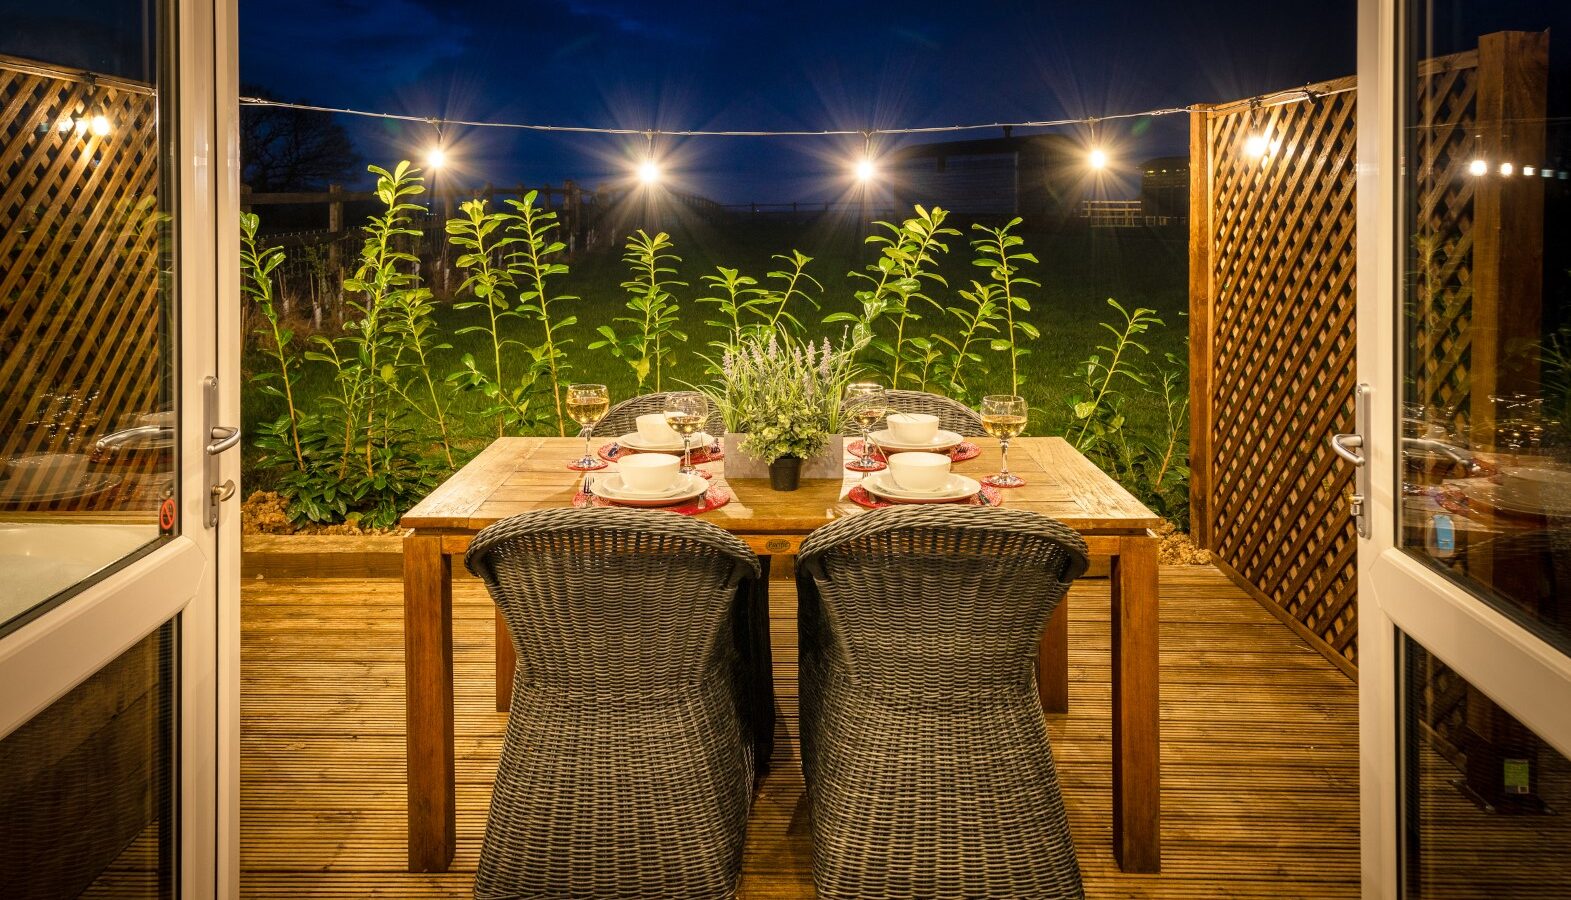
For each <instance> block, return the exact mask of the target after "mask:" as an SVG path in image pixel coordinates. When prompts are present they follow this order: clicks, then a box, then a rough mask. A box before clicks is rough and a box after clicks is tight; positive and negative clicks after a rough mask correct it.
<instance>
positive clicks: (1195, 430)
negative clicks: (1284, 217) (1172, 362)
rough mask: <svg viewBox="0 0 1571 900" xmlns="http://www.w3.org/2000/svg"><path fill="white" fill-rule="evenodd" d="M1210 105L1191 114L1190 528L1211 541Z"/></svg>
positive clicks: (1198, 538)
mask: <svg viewBox="0 0 1571 900" xmlns="http://www.w3.org/2000/svg"><path fill="white" fill-rule="evenodd" d="M1210 110H1211V107H1210V106H1209V105H1208V104H1200V105H1197V106H1196V107H1195V109H1194V111H1193V112H1191V113H1190V114H1189V532H1190V534H1191V535H1193V536H1194V539H1195V543H1196V544H1198V545H1200V546H1201V547H1205V548H1208V549H1215V548H1214V547H1212V545H1211V397H1212V394H1213V389H1212V384H1211V338H1212V334H1211V328H1212V321H1211V306H1212V302H1213V300H1214V298H1213V297H1212V283H1211V275H1212V272H1213V271H1214V268H1215V267H1214V264H1213V263H1214V261H1213V260H1212V258H1211V163H1212V160H1211V111H1210Z"/></svg>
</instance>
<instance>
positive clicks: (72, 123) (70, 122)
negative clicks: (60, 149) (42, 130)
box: [55, 116, 76, 134]
mask: <svg viewBox="0 0 1571 900" xmlns="http://www.w3.org/2000/svg"><path fill="white" fill-rule="evenodd" d="M55 127H56V128H57V129H59V131H60V133H61V134H69V133H70V132H71V129H72V128H75V127H76V120H75V119H73V118H71V117H70V116H66V117H65V118H63V119H61V120H60V124H59V125H57V126H55Z"/></svg>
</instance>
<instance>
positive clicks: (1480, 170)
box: [1467, 159, 1489, 175]
mask: <svg viewBox="0 0 1571 900" xmlns="http://www.w3.org/2000/svg"><path fill="white" fill-rule="evenodd" d="M1467 171H1468V172H1469V173H1470V174H1473V175H1485V174H1488V172H1489V163H1486V162H1484V161H1483V160H1482V159H1475V160H1473V161H1472V162H1470V163H1468V164H1467Z"/></svg>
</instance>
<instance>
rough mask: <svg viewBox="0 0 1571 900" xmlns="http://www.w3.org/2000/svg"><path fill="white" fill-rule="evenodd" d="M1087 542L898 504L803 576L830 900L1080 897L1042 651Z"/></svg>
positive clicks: (834, 537)
mask: <svg viewBox="0 0 1571 900" xmlns="http://www.w3.org/2000/svg"><path fill="white" fill-rule="evenodd" d="M1086 565H1087V560H1086V545H1085V542H1084V541H1082V540H1081V539H1080V537H1079V536H1078V535H1076V534H1075V533H1074V532H1073V531H1071V530H1070V529H1068V528H1066V527H1065V526H1063V525H1061V524H1060V523H1058V522H1057V521H1055V520H1053V519H1049V518H1047V517H1046V516H1042V515H1038V514H1036V513H1029V512H1022V511H1016V510H1008V509H998V508H978V507H948V506H945V507H915V506H906V507H895V508H892V509H886V510H880V511H878V512H872V513H866V514H863V515H858V516H851V517H848V518H845V519H841V520H838V521H836V522H834V523H832V524H829V525H826V526H824V527H823V528H820V529H818V530H817V531H815V532H813V533H812V534H811V535H810V536H809V537H808V539H807V540H806V541H804V542H803V544H802V550H801V555H800V557H799V558H798V563H797V585H798V597H799V602H800V606H799V623H798V624H799V627H800V629H801V645H800V646H801V675H800V678H801V689H802V695H801V711H802V723H801V729H802V769H803V774H804V775H805V776H806V778H807V793H808V798H809V801H810V803H811V809H812V822H813V880H814V882H815V883H816V884H817V887H818V896H819V897H820V898H832V900H842V898H844V900H850V898H856V900H896V898H900V900H906V898H931V900H939V898H955V900H959V898H965V900H981V898H998V900H1041V898H1079V897H1083V896H1084V894H1083V892H1082V890H1081V885H1080V868H1079V864H1078V862H1077V860H1076V857H1075V848H1074V843H1073V842H1072V840H1071V838H1070V834H1069V824H1068V819H1067V818H1066V817H1065V813H1064V804H1063V799H1062V797H1061V796H1060V794H1059V788H1058V776H1057V774H1056V772H1055V770H1054V767H1053V754H1052V750H1051V748H1050V747H1049V746H1048V737H1047V726H1046V722H1045V720H1044V719H1043V716H1042V709H1041V706H1040V704H1039V701H1038V698H1037V688H1036V665H1035V660H1036V655H1037V646H1038V640H1039V639H1040V636H1041V632H1042V628H1043V626H1044V625H1045V624H1046V623H1047V619H1048V616H1049V615H1050V614H1051V613H1052V611H1053V609H1054V608H1055V607H1056V606H1057V604H1058V602H1059V600H1060V599H1062V597H1063V596H1064V593H1065V592H1066V591H1067V590H1068V588H1069V583H1070V582H1071V581H1073V580H1074V579H1075V578H1077V577H1079V576H1080V575H1081V574H1083V573H1084V572H1085V569H1086Z"/></svg>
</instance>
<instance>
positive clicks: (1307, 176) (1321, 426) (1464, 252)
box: [1190, 34, 1547, 675]
mask: <svg viewBox="0 0 1571 900" xmlns="http://www.w3.org/2000/svg"><path fill="white" fill-rule="evenodd" d="M1523 37H1524V36H1522V35H1516V34H1505V35H1486V36H1485V37H1483V38H1482V39H1481V40H1480V48H1479V50H1476V51H1469V52H1466V53H1461V54H1456V55H1454V56H1448V57H1444V58H1440V59H1434V60H1429V61H1426V63H1425V64H1424V65H1423V66H1422V67H1421V69H1420V96H1419V97H1418V98H1416V101H1417V103H1418V104H1419V109H1420V110H1421V115H1422V117H1423V119H1424V121H1425V122H1426V124H1427V125H1428V127H1429V128H1430V129H1431V130H1432V131H1434V134H1433V135H1431V136H1430V137H1428V138H1426V140H1425V141H1424V142H1422V143H1421V144H1420V146H1421V147H1424V148H1427V150H1428V156H1427V157H1426V158H1424V159H1421V160H1415V161H1410V163H1409V165H1414V164H1417V165H1419V166H1423V167H1424V169H1423V173H1422V177H1421V178H1420V179H1418V181H1417V183H1418V184H1420V185H1423V186H1424V187H1423V190H1424V193H1423V195H1422V196H1420V197H1419V198H1418V200H1419V202H1418V204H1417V205H1418V208H1419V209H1420V211H1421V213H1420V215H1419V217H1418V221H1417V222H1415V223H1414V237H1413V243H1414V247H1413V252H1414V254H1415V259H1418V260H1419V261H1420V264H1421V266H1422V267H1424V268H1432V271H1431V272H1429V273H1428V274H1427V277H1425V278H1424V279H1423V282H1424V283H1423V285H1421V286H1420V288H1419V289H1418V290H1417V291H1416V294H1417V297H1418V302H1419V304H1420V305H1421V306H1422V307H1423V308H1422V309H1419V310H1417V311H1416V313H1415V315H1414V321H1415V326H1416V334H1415V338H1414V340H1415V343H1416V348H1415V350H1414V353H1413V358H1414V359H1415V360H1418V361H1420V362H1421V364H1422V365H1421V368H1420V369H1419V370H1418V371H1415V372H1413V373H1412V376H1413V381H1414V390H1415V391H1416V394H1417V397H1418V398H1419V399H1420V402H1422V403H1423V404H1424V405H1426V406H1429V407H1432V408H1433V409H1439V410H1444V411H1445V414H1446V415H1450V416H1455V417H1456V418H1457V420H1458V421H1461V420H1463V419H1465V418H1467V417H1468V415H1469V411H1470V414H1471V418H1472V421H1473V422H1474V423H1475V424H1477V423H1479V422H1486V421H1489V420H1490V416H1491V413H1490V412H1489V411H1488V410H1486V409H1483V408H1481V405H1480V401H1481V400H1482V399H1483V398H1485V397H1487V396H1488V394H1489V393H1491V392H1493V390H1494V387H1495V386H1494V383H1493V381H1492V378H1493V372H1494V362H1493V360H1494V359H1496V358H1498V356H1499V352H1500V348H1501V346H1502V345H1503V344H1504V342H1505V341H1507V340H1510V339H1512V335H1513V334H1514V333H1515V332H1516V331H1520V328H1517V329H1515V330H1513V328H1512V327H1511V326H1510V325H1508V324H1505V323H1501V322H1498V321H1496V320H1497V318H1498V316H1497V314H1496V312H1495V311H1496V310H1497V309H1499V308H1500V307H1498V306H1496V305H1495V304H1494V303H1493V300H1492V298H1494V297H1498V296H1500V292H1501V289H1502V285H1501V283H1500V282H1501V278H1502V277H1503V276H1502V274H1501V273H1502V271H1505V272H1510V271H1513V270H1515V269H1517V268H1519V267H1516V266H1514V265H1512V264H1511V263H1509V261H1505V262H1504V264H1503V260H1502V255H1503V254H1508V253H1511V252H1513V251H1512V250H1511V249H1510V248H1509V247H1506V246H1502V244H1503V242H1502V240H1501V239H1500V234H1501V227H1500V226H1501V222H1500V221H1499V216H1500V204H1499V203H1498V201H1495V202H1491V200H1490V199H1489V198H1488V197H1487V196H1485V194H1487V192H1488V191H1490V190H1492V189H1493V188H1490V187H1488V186H1487V183H1489V182H1492V181H1498V179H1477V178H1473V177H1471V176H1470V175H1469V174H1468V171H1467V166H1468V163H1469V161H1470V159H1471V157H1472V155H1473V152H1474V141H1475V138H1474V135H1479V134H1485V135H1487V134H1490V133H1499V132H1500V131H1501V130H1502V129H1501V122H1502V121H1503V120H1509V119H1510V117H1512V116H1513V115H1515V113H1514V112H1513V110H1515V109H1520V108H1522V107H1523V105H1524V104H1523V102H1522V101H1521V100H1520V99H1519V98H1516V97H1513V96H1511V94H1512V92H1517V91H1521V90H1523V88H1522V85H1523V84H1524V83H1525V80H1524V79H1521V78H1517V77H1515V75H1516V74H1517V73H1516V68H1517V67H1519V66H1521V65H1524V64H1531V63H1524V61H1523V60H1524V56H1523V53H1522V50H1523V47H1522V40H1521V39H1522V38H1523ZM1525 37H1526V38H1529V39H1532V40H1533V41H1537V40H1542V41H1547V36H1542V35H1527V36H1525ZM1530 43H1531V41H1530ZM1533 46H1538V45H1537V44H1534V45H1533ZM1546 48H1547V43H1544V44H1543V45H1542V47H1540V49H1545V50H1546ZM1546 52H1547V51H1546ZM1528 55H1529V56H1531V54H1528ZM1527 83H1530V82H1527ZM1304 90H1305V91H1306V92H1307V93H1300V94H1297V96H1291V97H1286V98H1281V99H1286V100H1288V101H1291V102H1281V99H1279V100H1278V101H1276V102H1275V104H1274V105H1273V102H1272V101H1268V102H1266V103H1264V104H1258V105H1256V104H1250V103H1231V104H1221V105H1218V106H1213V107H1206V108H1202V109H1199V110H1197V111H1196V112H1195V113H1193V117H1192V120H1191V132H1190V172H1191V186H1190V197H1191V203H1190V210H1191V212H1190V382H1191V396H1192V402H1193V415H1192V418H1191V460H1190V462H1191V470H1192V475H1191V482H1190V494H1191V510H1192V518H1193V522H1194V532H1195V536H1196V539H1197V540H1198V541H1199V542H1200V543H1201V545H1202V546H1204V547H1206V548H1208V549H1209V550H1211V551H1212V553H1213V556H1214V557H1215V559H1216V561H1217V563H1218V565H1219V567H1220V568H1222V569H1223V570H1224V571H1225V572H1227V573H1228V574H1229V575H1230V576H1231V577H1232V578H1233V579H1234V580H1235V581H1237V582H1238V583H1239V584H1240V585H1241V586H1243V587H1244V588H1245V589H1246V590H1248V591H1249V592H1250V593H1252V594H1253V595H1254V596H1255V597H1256V599H1258V600H1259V601H1260V602H1261V603H1262V604H1264V605H1265V606H1266V608H1267V609H1269V610H1271V611H1272V612H1274V613H1276V614H1277V616H1278V617H1279V618H1281V619H1282V621H1283V622H1285V623H1286V624H1287V625H1288V626H1289V627H1291V628H1293V629H1294V630H1295V631H1298V632H1299V633H1300V634H1301V635H1303V636H1304V637H1305V638H1306V639H1307V640H1308V641H1309V642H1310V643H1311V644H1312V645H1314V646H1315V647H1316V648H1317V649H1319V650H1320V651H1321V652H1322V653H1324V654H1325V655H1326V656H1327V657H1328V658H1330V659H1331V660H1332V661H1333V662H1335V663H1337V664H1338V665H1339V666H1340V667H1341V668H1342V669H1343V670H1344V671H1346V672H1347V673H1348V674H1349V675H1354V674H1356V668H1355V666H1356V661H1357V655H1356V636H1357V606H1356V603H1355V592H1356V589H1357V572H1356V568H1355V561H1356V553H1357V535H1356V532H1355V531H1354V528H1353V524H1352V520H1351V516H1350V515H1349V510H1348V505H1347V501H1346V495H1347V493H1348V492H1349V490H1350V487H1351V484H1352V480H1353V470H1352V467H1350V466H1348V465H1347V464H1345V463H1344V462H1342V461H1340V460H1339V459H1338V458H1337V457H1336V456H1335V455H1334V454H1332V453H1331V451H1330V450H1329V449H1328V448H1327V445H1326V439H1327V437H1328V436H1329V435H1331V434H1333V433H1335V432H1339V431H1352V430H1354V428H1353V391H1354V387H1355V383H1356V376H1355V371H1354V363H1355V359H1354V349H1355V339H1356V334H1355V329H1354V325H1355V315H1354V313H1355V310H1354V307H1355V297H1354V288H1355V283H1354V252H1355V239H1354V238H1355V234H1354V222H1355V213H1356V210H1355V193H1354V182H1355V173H1354V165H1355V135H1356V131H1357V115H1356V113H1357V91H1356V82H1355V80H1354V79H1352V78H1343V79H1338V80H1335V81H1328V82H1324V83H1321V84H1315V85H1308V86H1306V88H1305V89H1304ZM1306 96H1312V97H1314V98H1315V99H1313V100H1305V99H1304V97H1306ZM1440 129H1444V130H1443V131H1441V130H1440ZM1435 135H1439V136H1438V137H1437V136H1435ZM1251 139H1253V140H1251ZM1523 243H1524V244H1525V245H1529V246H1531V244H1530V242H1523ZM1528 327H1536V323H1534V324H1531V325H1529V326H1528ZM1486 367H1487V368H1488V369H1489V372H1488V374H1487V375H1486V374H1485V368H1486Z"/></svg>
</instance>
